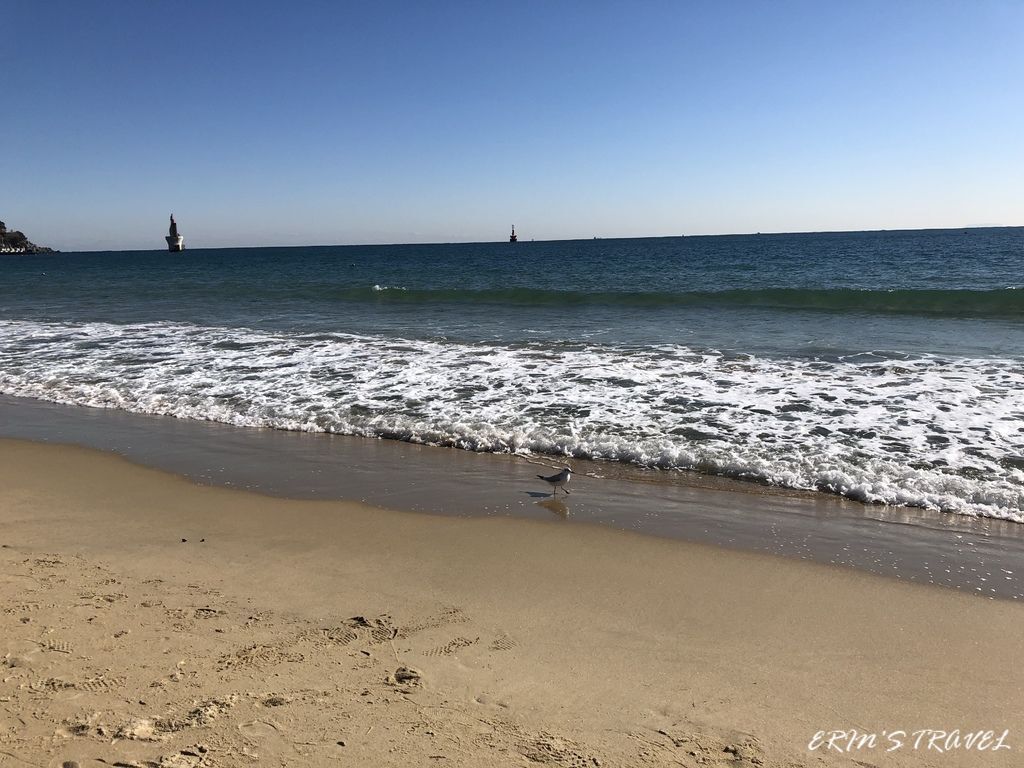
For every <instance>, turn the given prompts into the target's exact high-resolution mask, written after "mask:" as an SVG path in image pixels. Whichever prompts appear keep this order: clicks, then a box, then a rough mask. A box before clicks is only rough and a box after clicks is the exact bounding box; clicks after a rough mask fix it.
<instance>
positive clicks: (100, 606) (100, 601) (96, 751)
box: [0, 440, 1024, 766]
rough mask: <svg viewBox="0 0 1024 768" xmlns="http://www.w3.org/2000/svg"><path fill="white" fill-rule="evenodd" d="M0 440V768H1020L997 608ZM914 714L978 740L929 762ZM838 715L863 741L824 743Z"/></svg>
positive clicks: (692, 547) (743, 560)
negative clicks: (272, 489)
mask: <svg viewBox="0 0 1024 768" xmlns="http://www.w3.org/2000/svg"><path fill="white" fill-rule="evenodd" d="M0 455H2V456H3V461H2V462H0V488H2V489H3V490H2V493H0V522H2V525H3V534H2V542H0V544H2V549H0V560H2V563H3V567H2V577H0V590H2V605H3V613H2V614H0V628H2V630H0V637H2V638H3V643H4V648H3V649H2V651H3V653H4V668H3V677H2V685H0V745H2V746H0V764H2V765H12V766H13V765H36V766H53V765H57V766H59V765H67V764H68V763H69V762H71V761H73V762H74V763H77V764H78V765H79V766H93V765H163V766H200V765H202V766H234V765H394V766H399V765H402V766H404V765H448V766H456V765H457V766H477V765H501V766H504V765H509V766H526V765H535V764H548V765H556V766H558V765H561V766H588V765H593V766H602V765H603V766H608V765H616V766H633V765H682V766H719V765H721V766H740V765H747V766H754V765H761V766H804V765H808V766H809V765H862V766H865V765H866V766H903V765H907V766H917V765H922V766H924V765H941V766H985V765H1005V766H1009V765H1013V764H1015V761H1016V760H1017V758H1016V757H1015V755H1017V754H1018V752H1019V750H1020V749H1021V748H1022V747H1021V743H1020V742H1019V741H1018V740H1019V739H1020V738H1021V732H1020V730H1019V728H1020V722H1021V720H1020V710H1019V700H1020V696H1021V693H1022V688H1024V673H1022V672H1021V671H1020V669H1019V667H1018V666H1017V665H1015V664H1012V663H1010V662H1009V661H1008V660H1009V658H1010V655H1011V654H1012V653H1013V651H1014V649H1015V647H1016V642H1017V641H1018V640H1019V638H1020V636H1021V632H1022V630H1024V609H1022V608H1021V606H1020V605H1017V604H1015V603H1012V602H1009V601H1001V600H988V599H984V598H981V597H977V596H971V595H966V594H961V593H957V592H955V591H953V590H949V589H941V588H937V587H927V586H921V585H911V584H904V583H900V582H897V581H895V580H892V579H883V578H880V577H877V576H873V575H870V574H864V573H858V572H855V571H850V570H845V569H839V568H833V567H828V566H825V565H820V564H814V563H804V562H798V561H794V560H788V559H783V558H777V557H772V556H768V555H759V554H746V553H739V552H733V551H728V550H724V549H719V548H715V547H709V546H704V545H699V544H688V543H685V542H679V541H671V540H663V539H657V538H653V537H646V536H640V535H635V534H631V533H628V532H622V531H614V530H609V529H604V528H600V527H598V526H586V525H579V526H573V527H567V526H564V525H560V524H559V522H558V521H557V520H555V519H552V521H550V522H540V521H530V520H504V519H486V518H476V519H456V518H444V517H436V516H430V515H423V514H412V513H405V512H401V511H392V510H385V509H377V508H373V507H368V506H363V505H358V504H351V503H342V502H317V501H289V500H284V499H277V498H270V497H266V496H260V495H255V494H250V493H245V492H241V491H234V490H229V489H224V488H216V487H202V486H197V485H194V484H192V483H191V482H189V481H187V480H184V479H182V478H179V477H176V476H173V475H170V474H166V473H162V472H159V471H156V470H152V469H148V468H144V467H140V466H137V465H134V464H131V463H129V462H127V461H125V460H124V459H121V458H119V457H115V456H112V455H109V454H105V453H101V452H97V451H90V450H86V449H82V448H74V447H64V446H53V445H43V444H36V443H29V442H23V441H12V440H8V441H0ZM924 729H928V730H930V731H936V730H941V731H945V732H952V731H954V730H955V729H959V731H960V732H961V734H962V735H963V736H965V735H966V734H968V733H976V732H978V731H992V732H993V735H992V736H991V737H989V738H988V739H984V738H976V739H975V740H973V741H972V742H971V744H972V749H970V750H968V749H967V748H966V747H965V746H964V745H963V738H961V746H960V748H959V749H956V748H954V749H951V750H947V749H946V747H947V746H949V745H950V744H952V743H953V742H952V741H950V737H942V738H933V737H934V734H933V733H927V734H923V735H922V734H919V733H917V732H919V731H922V730H924ZM835 730H841V731H846V732H849V731H852V730H856V731H858V732H859V733H860V734H867V735H871V734H874V735H875V739H874V742H873V743H874V746H871V741H870V740H867V739H865V740H863V741H862V742H859V743H860V744H861V748H859V749H856V748H854V749H852V750H851V749H850V744H851V742H850V741H849V740H848V739H846V740H835V739H834V740H833V748H832V749H829V748H828V746H827V744H825V741H826V740H827V738H828V737H827V735H826V736H822V735H820V734H819V732H821V731H826V732H831V731H835ZM1004 731H1008V733H1005V734H1004ZM901 732H902V735H900V734H901ZM1000 736H1001V737H1002V741H999V737H1000ZM897 743H898V744H899V746H896V745H897ZM812 746H813V747H817V748H815V749H811V747H812ZM999 746H1003V747H1009V748H1002V749H998V748H997V747H999ZM983 747H984V748H983ZM938 749H942V750H943V751H942V752H939V751H938Z"/></svg>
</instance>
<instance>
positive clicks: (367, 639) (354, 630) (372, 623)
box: [320, 615, 399, 645]
mask: <svg viewBox="0 0 1024 768" xmlns="http://www.w3.org/2000/svg"><path fill="white" fill-rule="evenodd" d="M320 633H321V635H322V636H323V637H325V638H326V639H327V640H330V641H331V642H332V643H337V644H338V645H348V644H349V643H354V642H356V641H357V640H358V641H360V642H363V643H368V644H373V643H386V642H387V641H388V640H393V639H395V637H397V636H398V633H399V630H398V628H397V627H396V626H395V625H394V624H393V623H392V621H391V617H390V616H387V615H384V616H378V617H377V618H375V619H367V618H366V617H364V616H353V617H352V618H350V619H345V620H344V621H343V622H342V623H341V625H340V626H337V627H326V628H323V629H321V630H320Z"/></svg>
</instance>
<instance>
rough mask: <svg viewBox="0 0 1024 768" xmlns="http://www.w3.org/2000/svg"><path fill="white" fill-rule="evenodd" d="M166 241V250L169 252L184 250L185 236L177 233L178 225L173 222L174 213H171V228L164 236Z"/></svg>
mask: <svg viewBox="0 0 1024 768" xmlns="http://www.w3.org/2000/svg"><path fill="white" fill-rule="evenodd" d="M164 240H166V241H167V250H168V251H170V252H171V253H178V251H184V250H185V238H184V237H182V236H181V235H179V234H178V225H177V224H175V223H174V214H173V213H172V214H171V228H170V230H169V231H168V233H167V237H165V238H164Z"/></svg>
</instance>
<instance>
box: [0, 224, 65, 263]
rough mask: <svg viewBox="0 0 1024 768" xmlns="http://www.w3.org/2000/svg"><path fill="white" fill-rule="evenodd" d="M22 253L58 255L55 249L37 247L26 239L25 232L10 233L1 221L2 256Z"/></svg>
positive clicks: (0, 249) (0, 245)
mask: <svg viewBox="0 0 1024 768" xmlns="http://www.w3.org/2000/svg"><path fill="white" fill-rule="evenodd" d="M21 253H58V251H55V250H54V249H53V248H47V247H46V246H42V245H36V244H35V243H33V242H31V241H30V240H29V239H28V238H27V237H25V233H24V232H19V231H18V230H13V231H10V230H8V229H7V225H6V224H4V223H3V222H2V221H0V254H2V255H8V254H21Z"/></svg>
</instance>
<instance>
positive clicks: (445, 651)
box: [423, 637, 480, 656]
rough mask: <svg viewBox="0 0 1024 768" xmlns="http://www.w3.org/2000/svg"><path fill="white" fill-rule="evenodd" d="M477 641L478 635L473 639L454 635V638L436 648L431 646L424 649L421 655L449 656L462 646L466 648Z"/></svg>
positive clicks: (478, 639) (478, 640)
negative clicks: (426, 649) (427, 649)
mask: <svg viewBox="0 0 1024 768" xmlns="http://www.w3.org/2000/svg"><path fill="white" fill-rule="evenodd" d="M478 642H480V638H479V637H478V638H475V639H473V640H470V639H469V638H468V637H456V638H454V639H452V640H449V641H448V642H447V643H445V644H444V645H442V646H440V647H438V648H431V649H430V650H429V651H426V652H425V653H424V654H423V655H424V656H450V655H451V654H453V653H455V652H457V651H458V650H460V649H462V648H468V647H469V646H471V645H474V644H475V643H478Z"/></svg>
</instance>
